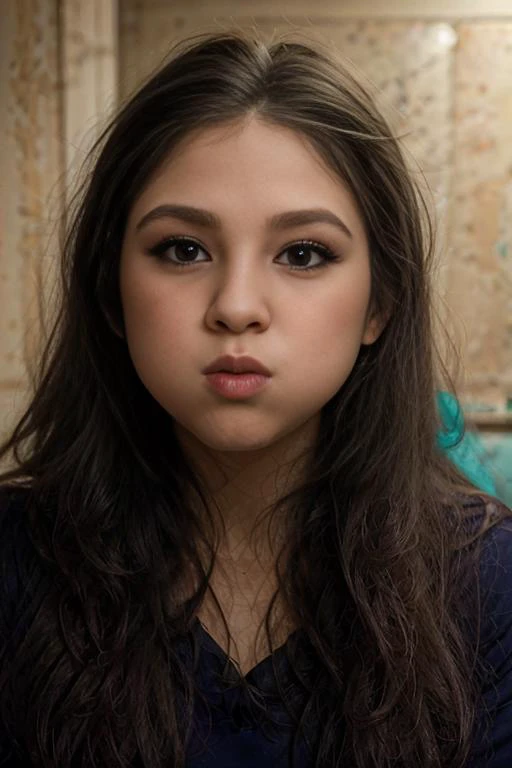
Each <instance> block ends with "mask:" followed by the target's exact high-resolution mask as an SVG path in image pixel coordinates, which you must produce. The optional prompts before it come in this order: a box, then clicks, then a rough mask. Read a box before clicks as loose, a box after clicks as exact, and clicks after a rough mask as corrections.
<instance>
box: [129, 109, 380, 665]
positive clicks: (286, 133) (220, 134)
mask: <svg viewBox="0 0 512 768" xmlns="http://www.w3.org/2000/svg"><path fill="white" fill-rule="evenodd" d="M163 205H180V206H193V207H194V208H199V209H202V210H203V211H207V212H209V213H212V214H214V215H215V216H216V217H217V219H218V221H217V225H216V226H215V227H214V226H210V225H207V224H205V223H197V222H190V221H185V220H183V218H181V217H178V216H177V215H176V214H174V215H172V216H171V215H170V216H164V217H159V218H153V219H152V220H146V222H145V223H144V224H142V225H141V221H142V219H143V218H144V217H146V215H147V214H148V213H150V212H151V211H153V210H154V209H155V208H157V207H159V206H163ZM319 208H321V209H325V210H327V211H329V212H331V213H332V214H334V215H335V216H336V217H338V218H339V219H340V220H341V222H342V224H341V225H337V224H335V223H331V222H327V221H313V222H311V223H307V224H304V223H303V224H297V223H288V224H287V225H286V226H285V227H280V228H276V227H273V226H272V225H271V223H270V221H271V219H272V217H273V216H275V215H276V214H281V213H284V212H289V211H297V210H304V209H319ZM150 218H151V217H150ZM343 226H344V227H345V228H346V229H347V230H348V232H349V233H348V232H346V231H344V228H343ZM171 236H186V237H188V238H191V239H193V240H195V241H197V242H198V243H200V244H201V247H200V249H198V250H197V251H196V254H197V255H196V257H195V258H196V263H194V264H193V265H192V266H187V267H179V266H175V265H174V264H173V263H172V261H171V259H175V260H177V251H176V250H173V249H172V248H171V249H169V250H168V251H167V252H166V253H165V254H164V255H163V256H162V257H161V258H160V259H158V258H157V257H156V256H154V255H150V254H149V253H148V251H149V249H151V248H153V247H154V246H155V245H156V244H157V243H159V242H160V241H162V240H163V239H164V238H169V237H171ZM300 240H312V241H315V242H317V243H320V244H322V245H324V246H325V247H327V248H329V249H330V250H331V251H332V252H333V253H334V254H336V256H337V261H336V262H333V263H328V264H327V266H325V267H323V268H319V269H316V270H310V271H300V270H299V269H292V267H293V266H297V264H298V262H297V258H296V251H293V252H292V251H287V250H286V249H287V248H288V247H289V246H290V244H292V243H296V242H297V241H300ZM294 254H295V256H294ZM321 261H322V258H321V256H319V255H318V253H317V252H315V251H312V252H310V259H309V261H306V262H305V263H306V264H309V265H310V264H314V263H318V262H321ZM303 263H304V262H303ZM120 288H121V300H122V307H123V316H124V333H125V338H126V342H127V344H128V349H129V352H130V355H131V357H132V360H133V362H134V365H135V368H136V370H137V372H138V374H139V376H140V378H141V380H142V381H143V383H144V385H145V386H146V388H147V389H148V390H149V392H150V393H151V394H152V395H153V397H154V398H155V399H156V400H157V401H158V402H159V403H160V405H161V406H162V407H163V408H164V409H165V410H166V411H167V412H168V413H169V414H170V415H171V416H172V417H173V420H174V425H175V432H176V435H177V437H178V439H179V441H180V442H181V444H182V446H183V447H184V449H185V451H186V452H187V454H188V456H189V457H190V459H191V461H192V462H193V463H195V464H196V466H198V467H200V469H201V471H202V472H203V475H204V476H205V478H206V480H207V484H208V487H209V488H210V491H211V494H212V498H213V499H214V501H215V504H216V507H217V509H218V511H219V514H220V516H221V518H222V521H223V523H224V526H225V530H226V543H225V546H224V547H223V549H222V550H221V554H220V561H222V558H224V562H225V563H227V564H228V565H229V568H230V569H231V572H233V573H236V574H237V587H236V589H235V590H234V592H235V593H236V594H237V595H238V596H240V595H241V594H246V595H250V599H249V598H248V600H247V603H248V604H249V603H251V604H252V605H253V607H254V605H255V604H256V602H257V601H258V600H259V601H260V602H261V594H262V591H261V590H262V585H263V583H264V581H265V576H266V577H267V578H268V573H269V569H268V563H269V562H270V560H271V553H268V552H267V553H266V554H267V556H265V555H263V556H260V557H259V559H258V558H256V557H255V548H254V546H253V543H251V544H249V541H250V538H251V537H250V534H251V532H252V533H253V532H254V530H255V522H256V521H257V519H258V517H259V515H260V514H261V512H262V510H263V509H265V507H266V506H267V505H268V504H269V503H271V502H272V500H273V499H275V498H276V497H277V496H279V494H281V493H283V492H284V491H286V490H288V488H289V487H290V485H293V483H294V482H295V480H296V479H297V477H298V476H300V472H301V469H302V468H303V467H304V463H305V462H306V461H307V455H308V451H310V450H311V449H312V448H313V446H314V444H315V440H316V437H317V434H318V427H319V421H320V412H321V409H322V407H323V406H324V405H325V404H326V403H327V401H328V400H330V399H331V398H332V396H333V395H334V394H335V393H336V392H337V391H338V390H339V388H340V387H341V386H342V385H343V383H344V382H345V381H346V379H347V377H348V376H349V374H350V371H351V370H352V368H353V365H354V363H355V361H356V358H357V355H358V352H359V349H360V347H361V345H362V344H372V343H373V342H374V341H375V340H376V339H377V338H378V336H379V334H380V332H381V331H382V325H383V323H382V322H381V320H380V318H379V317H377V316H375V315H374V314H373V313H372V309H371V306H370V292H371V278H370V259H369V249H368V242H367V238H366V234H365V230H364V226H363V221H362V218H361V216H360V213H359V211H358V207H357V204H356V202H355V200H354V198H353V195H352V194H351V192H350V190H349V189H348V188H347V187H346V185H344V184H343V183H342V182H341V181H340V179H339V178H338V177H337V176H336V175H335V174H334V173H333V172H332V171H331V170H330V169H329V168H328V167H327V166H326V165H325V164H324V162H323V160H322V159H321V158H320V156H319V155H318V154H317V153H316V152H315V150H314V149H313V148H312V147H311V146H310V145H309V144H308V143H307V141H306V140H305V139H304V138H303V137H302V136H300V135H299V134H297V133H295V132H293V131H291V130H289V129H286V128H283V127H277V126H275V125H271V124H269V123H266V122H264V121H263V120H262V119H260V118H258V117H255V116H251V117H248V118H246V119H245V120H242V121H239V122H237V123H235V124H230V125H222V126H217V127H214V128H209V129H203V130H202V131H199V132H197V133H194V134H192V135H190V136H189V137H188V138H187V139H186V140H185V141H184V142H183V143H182V144H181V145H180V147H179V151H176V150H175V151H174V152H172V153H171V155H170V157H169V158H168V159H167V161H166V162H165V163H164V164H163V165H162V166H161V168H160V169H159V170H158V172H157V173H156V174H155V175H154V176H153V178H152V179H151V180H150V181H149V183H148V184H147V186H146V188H145V189H144V190H143V191H142V193H141V195H140V196H139V198H138V199H137V200H136V202H135V204H134V206H133V208H132V210H131V213H130V216H129V220H128V222H127V227H126V233H125V238H124V243H123V249H122V255H121V267H120ZM224 354H231V355H234V356H239V355H249V356H251V357H254V358H256V359H258V360H259V361H261V362H262V363H263V364H264V365H265V366H266V367H267V368H268V369H269V370H270V372H271V374H272V377H271V379H270V380H269V382H268V383H267V385H266V386H265V388H264V389H263V390H262V391H261V392H259V393H258V394H256V395H254V396H252V397H250V398H248V399H245V400H241V401H233V400H228V399H225V398H223V397H222V396H220V395H219V394H217V393H216V392H214V391H213V390H212V389H211V388H210V386H209V385H208V383H207V381H206V378H205V376H204V375H203V373H202V369H204V367H205V366H207V365H208V364H210V363H211V362H212V361H213V360H215V359H216V358H217V357H218V356H220V355H224ZM259 538H260V540H261V539H262V537H261V536H259ZM260 554H261V553H260ZM257 561H258V562H259V563H260V565H259V566H257V565H256V562H257ZM244 579H245V581H244ZM258 585H259V586H258ZM244 590H245V592H244ZM263 591H264V592H265V590H263ZM263 602H264V600H263ZM230 605H231V613H233V611H234V612H235V613H236V612H237V611H238V614H240V612H241V611H242V608H241V606H240V599H238V602H237V599H234V602H233V601H232V602H231V604H230ZM228 613H229V610H228ZM253 660H254V659H253ZM248 663H249V662H248Z"/></svg>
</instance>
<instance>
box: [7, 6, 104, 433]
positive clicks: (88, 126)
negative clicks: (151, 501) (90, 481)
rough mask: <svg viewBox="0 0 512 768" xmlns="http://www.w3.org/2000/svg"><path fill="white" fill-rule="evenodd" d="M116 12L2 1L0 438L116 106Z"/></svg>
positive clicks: (23, 389)
mask: <svg viewBox="0 0 512 768" xmlns="http://www.w3.org/2000/svg"><path fill="white" fill-rule="evenodd" d="M116 7H117V5H116V3H115V2H114V0H2V3H1V22H0V103H1V104H2V110H1V113H0V115H1V116H0V120H1V123H0V129H1V136H2V141H0V437H1V436H3V435H5V434H7V432H8V430H9V428H10V427H11V425H12V424H13V423H14V420H15V418H16V414H17V413H19V409H20V407H21V406H22V404H23V401H24V399H25V398H26V394H27V391H28V389H29V386H28V385H29V371H30V369H31V366H32V364H33V362H34V360H35V358H36V357H37V352H38V349H39V348H40V339H41V337H42V321H43V319H44V318H46V319H47V320H49V319H50V318H51V311H52V307H53V303H54V302H52V293H51V291H52V286H53V285H54V270H55V267H56V265H57V261H58V252H59V239H60V230H61V213H62V209H63V201H64V200H65V199H66V197H67V194H68V190H69V188H70V187H72V186H73V178H74V172H75V170H76V168H78V166H79V165H80V162H81V160H82V159H83V158H84V156H85V153H86V151H87V147H88V146H89V144H90V142H91V141H92V140H93V139H94V137H95V136H96V135H97V132H98V130H99V127H100V126H101V124H102V122H103V120H104V117H103V115H104V114H106V113H107V112H108V109H109V108H111V107H112V105H113V103H117V15H116ZM43 306H44V307H45V308H46V310H47V311H46V312H45V313H44V314H43V311H42V309H43Z"/></svg>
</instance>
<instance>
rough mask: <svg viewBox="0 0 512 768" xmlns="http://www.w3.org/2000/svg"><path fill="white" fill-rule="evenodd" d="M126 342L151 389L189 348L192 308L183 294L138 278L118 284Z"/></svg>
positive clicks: (179, 360)
mask: <svg viewBox="0 0 512 768" xmlns="http://www.w3.org/2000/svg"><path fill="white" fill-rule="evenodd" d="M121 297H122V306H123V317H124V327H125V335H126V342H127V345H128V350H129V353H130V356H131V358H132V361H133V364H134V365H135V368H136V370H137V372H138V374H139V376H140V378H141V379H142V381H143V382H144V383H145V384H146V386H148V388H150V389H153V386H154V385H155V383H156V382H158V380H159V379H162V378H163V377H166V378H168V372H169V367H170V366H172V365H173V364H176V363H178V362H179V364H180V366H181V365H182V363H183V361H184V352H185V351H186V350H187V348H190V344H189V335H190V333H191V328H192V324H193V321H192V317H191V313H192V308H191V306H190V303H188V302H185V301H184V299H183V295H181V296H180V294H179V293H176V294H174V293H173V292H169V290H167V291H166V292H165V294H164V293H163V292H162V290H161V289H160V290H159V289H158V286H154V285H151V284H149V285H147V284H144V283H143V281H140V282H139V283H138V284H137V282H136V281H130V282H128V281H125V282H124V284H123V283H122V287H121Z"/></svg>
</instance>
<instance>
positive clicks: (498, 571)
mask: <svg viewBox="0 0 512 768" xmlns="http://www.w3.org/2000/svg"><path fill="white" fill-rule="evenodd" d="M464 508H465V512H466V515H467V517H466V523H467V524H468V526H469V528H470V531H471V533H473V534H476V535H477V537H476V539H475V543H476V547H475V549H474V551H475V553H476V555H477V557H476V560H475V565H476V569H475V571H473V573H475V575H476V585H475V586H476V590H477V595H478V606H479V613H480V615H479V621H478V626H477V627H476V630H477V631H476V638H477V648H476V651H477V659H476V669H475V673H476V675H475V682H476V686H477V692H478V696H479V704H478V708H477V720H476V728H475V739H474V746H473V752H472V755H471V759H470V761H469V763H468V768H480V766H487V767H488V768H510V766H511V765H512V512H511V511H510V510H509V509H508V508H507V507H506V506H505V505H504V504H502V503H501V502H500V501H498V500H497V499H492V498H490V497H482V498H480V499H479V498H478V497H475V498H473V499H471V500H469V501H468V502H467V503H466V504H465V505H464Z"/></svg>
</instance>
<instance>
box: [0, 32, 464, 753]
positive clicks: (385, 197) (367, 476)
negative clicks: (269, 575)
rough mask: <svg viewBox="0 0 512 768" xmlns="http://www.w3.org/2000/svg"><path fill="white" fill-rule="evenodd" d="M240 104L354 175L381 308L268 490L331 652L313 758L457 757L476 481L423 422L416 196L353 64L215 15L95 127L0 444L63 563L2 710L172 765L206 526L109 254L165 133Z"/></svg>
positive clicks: (426, 262) (186, 707)
mask: <svg viewBox="0 0 512 768" xmlns="http://www.w3.org/2000/svg"><path fill="white" fill-rule="evenodd" d="M251 112H254V113H257V114H258V115H259V116H260V117H261V118H263V119H264V120H267V121H269V122H271V123H274V124H277V125H281V126H286V127H288V128H290V129H292V130H294V131H297V132H300V133H301V135H303V136H304V137H306V139H307V140H308V141H309V142H310V143H311V145H312V146H313V147H314V148H315V149H316V150H317V151H318V152H319V153H320V154H321V156H322V157H323V158H324V160H325V161H326V162H327V163H328V165H329V166H330V167H331V168H332V169H334V171H335V172H336V173H337V174H338V175H339V178H340V179H342V180H343V181H344V182H345V183H347V184H348V185H349V186H350V188H351V189H352V191H353V193H354V195H355V197H356V199H357V201H358V204H359V206H360V210H361V212H362V216H363V219H364V222H365V226H366V232H367V236H368V240H369V244H370V251H371V269H372V286H373V287H372V293H373V301H374V304H375V306H376V307H377V308H380V309H381V310H383V311H386V312H387V313H388V314H389V320H388V323H387V327H386V329H385V330H384V332H383V333H382V335H381V337H380V338H379V340H378V341H377V342H376V343H375V344H373V345H372V346H368V347H363V348H362V349H361V352H360V354H359V357H358V359H357V361H356V364H355V366H354V369H353V371H352V372H351V375H350V376H349V378H348V380H347V381H346V383H345V384H344V385H343V387H342V388H341V389H340V391H339V392H338V393H337V394H336V395H335V397H333V398H332V400H331V401H330V402H329V403H328V404H327V405H326V406H325V408H324V409H323V413H322V420H321V431H320V438H319V441H318V446H317V448H316V452H315V456H314V458H313V460H312V465H311V467H310V471H309V472H308V474H307V477H305V478H304V483H303V484H302V486H301V487H300V489H298V490H296V491H294V493H293V494H290V495H289V496H288V497H287V498H286V499H282V500H281V502H280V504H282V505H285V507H286V514H287V521H288V525H289V537H288V538H287V546H286V551H285V550H283V552H282V553H281V557H280V558H279V561H278V565H277V572H278V578H279V584H280V593H282V594H283V595H284V597H285V599H286V601H287V604H288V605H289V607H290V610H291V611H292V612H293V614H294V615H295V616H296V617H297V619H298V621H299V623H300V626H301V628H302V629H303V631H304V632H305V634H306V635H307V637H308V638H309V640H310V642H311V647H312V648H313V649H314V653H315V656H316V659H317V667H318V674H317V675H316V677H315V682H314V685H313V686H312V687H311V690H310V693H309V696H308V702H307V705H306V710H305V711H304V712H303V713H302V720H303V721H304V720H307V718H308V717H309V716H310V714H311V713H313V712H315V713H316V714H317V715H318V716H319V722H320V723H321V732H320V734H319V742H318V750H317V756H316V765H318V766H322V767H325V766H329V765H332V766H334V765H341V764H347V765H348V764H350V765H356V766H359V767H360V768H363V766H364V767H365V768H368V767H369V766H378V767H379V768H384V767H385V766H390V765H393V766H399V765H402V766H410V765H413V764H417V765H421V766H432V767H439V766H450V767H451V768H456V766H460V765H462V764H463V762H464V759H465V757H466V756H467V753H468V749H469V745H470V742H471V733H472V723H473V713H474V710H475V693H474V691H473V688H472V685H471V682H470V665H471V653H470V649H469V648H468V643H467V642H466V639H465V636H464V633H463V630H462V621H461V620H459V618H460V617H459V613H460V611H459V610H458V606H459V604H460V599H461V584H462V583H463V579H462V576H461V573H459V570H457V569H458V568H459V566H460V563H461V557H460V556H459V555H458V554H457V553H459V554H460V551H461V547H462V539H463V537H462V533H461V531H463V526H462V525H461V521H462V520H463V510H462V502H461V498H462V497H461V496H460V492H461V490H464V488H463V480H462V478H461V476H460V475H459V474H458V473H457V471H456V470H455V469H454V468H453V467H452V466H451V465H450V463H449V462H448V461H447V460H446V459H445V457H444V456H442V455H441V454H440V453H439V452H438V450H437V448H436V443H435V437H436V430H437V429H438V427H439V423H438V418H437V411H436V405H435V391H436V386H439V382H440V379H439V371H440V368H439V367H438V365H437V364H436V363H435V356H434V352H433V334H432V328H431V325H432V323H431V297H430V294H429V290H430V289H429V282H428V273H429V266H430V262H431V255H432V243H431V237H430V235H431V233H430V230H429V226H428V217H426V215H425V211H424V210H423V204H422V202H421V196H420V195H419V194H418V192H417V190H416V189H415V186H414V185H413V183H412V181H411V176H410V174H409V173H408V171H407V169H406V164H405V162H404V159H403V155H402V152H401V150H400V147H399V144H398V142H397V140H396V139H395V138H393V136H392V134H391V131H390V130H389V128H388V126H387V125H386V123H385V122H384V121H383V119H382V117H381V116H380V114H379V113H378V111H377V110H376V108H375V106H374V103H373V101H372V98H371V97H370V96H369V95H368V93H367V92H366V91H365V89H364V88H363V87H361V85H359V84H358V82H357V81H356V80H354V78H353V77H352V76H351V75H350V74H349V73H348V72H347V71H345V69H344V68H343V67H342V66H341V65H339V64H338V63H336V62H335V61H334V60H333V59H331V58H330V57H329V56H327V55H325V54H323V53H319V52H317V51H316V50H314V49H312V48H311V47H308V46H306V45H303V44H300V43H297V42H282V41H281V42H274V43H273V44H271V45H268V46H267V45H265V44H263V43H262V42H260V41H257V40H253V39H252V38H246V37H244V36H242V35H239V34H235V35H231V34H222V35H216V36H207V37H200V38H197V39H194V40H192V41H189V42H187V43H183V44H182V45H181V46H180V47H179V49H178V51H177V52H175V55H174V56H173V57H172V59H171V60H170V61H169V62H168V63H167V64H166V65H165V66H164V67H163V68H161V69H160V71H158V72H157V73H156V74H155V75H154V76H153V77H151V79H150V80H149V81H148V82H147V83H146V84H145V85H144V86H143V87H142V88H141V89H140V90H139V91H138V92H137V93H136V94H135V95H134V96H133V98H131V99H130V100H129V101H128V102H127V103H126V105H125V106H124V107H123V108H122V109H121V110H120V112H119V114H118V115H117V117H116V118H115V119H114V120H113V122H112V124H111V125H110V127H109V128H108V130H107V131H106V132H105V134H104V135H103V136H102V138H101V139H100V141H99V142H98V145H97V147H96V148H95V150H94V151H95V152H96V153H98V157H97V161H96V162H95V165H94V169H93V171H92V173H91V174H90V178H88V180H87V183H86V185H85V188H84V194H83V197H82V199H81V202H80V205H79V206H78V208H77V212H76V215H75V217H74V220H73V221H72V222H71V225H70V227H69V234H68V237H67V241H66V244H65V249H64V254H63V269H62V304H61V308H60V312H59V315H58V318H57V321H56V324H55V327H54V330H53V332H52V334H51V336H50V338H49V340H48V344H47V346H46V349H45V352H44V355H43V359H42V363H41V372H40V377H39V380H38V383H37V389H36V392H35V395H34V397H33V399H32V402H31V404H30V406H29V407H28V409H27V410H26V413H25V414H24V415H23V417H22V418H21V420H20V422H19V424H18V426H17V427H16V429H15V430H14V433H13V435H12V436H11V438H10V440H9V441H8V442H7V443H6V444H5V446H4V447H3V451H2V455H3V456H7V455H11V456H13V457H14V459H15V468H14V469H12V470H11V471H9V472H6V473H5V474H4V476H3V480H4V484H5V483H9V484H11V485H12V484H17V485H25V486H27V487H29V489H30V492H29V498H30V504H29V506H28V510H27V523H28V526H29V531H30V537H31V539H32V542H33V545H34V547H35V550H36V551H37V560H38V563H39V564H40V566H41V567H42V568H44V569H45V572H46V573H47V574H48V575H49V577H50V579H49V582H48V587H47V589H46V590H45V592H44V594H42V595H41V594H39V593H37V594H36V593H34V596H33V601H32V604H31V606H29V608H31V610H32V614H31V616H30V621H29V623H28V628H27V632H26V635H25V636H24V638H23V642H22V643H20V644H19V645H18V646H17V647H16V648H11V649H10V652H9V653H8V652H7V647H5V648H4V649H0V651H1V652H2V654H3V657H2V658H1V661H2V666H1V671H0V689H1V690H2V691H3V692H5V693H3V694H2V717H3V719H4V722H6V723H7V725H8V727H9V729H10V732H11V733H12V734H13V737H15V738H16V739H17V740H18V742H19V743H20V744H23V745H24V746H25V747H26V749H27V750H28V752H29V754H30V755H31V759H32V760H33V764H34V765H41V766H42V765H44V766H50V765H58V766H59V768H65V767H66V766H71V765H73V766H78V765H87V766H93V765H98V766H112V767H113V768H114V766H115V767H116V768H117V767H119V768H121V766H129V765H133V764H134V760H136V759H138V760H139V764H140V765H144V766H147V767H148V768H149V767H151V768H156V766H164V765H167V766H168V765H175V766H180V765H183V764H184V744H185V740H186V735H187V734H186V723H187V721H188V718H189V716H190V713H191V708H192V697H193V682H192V679H191V675H190V672H189V671H188V669H187V667H186V666H185V665H184V663H183V661H182V659H181V657H180V656H179V654H178V653H177V652H176V651H175V641H176V639H177V638H179V637H182V636H184V635H186V634H187V632H189V630H190V627H191V622H192V620H193V618H194V614H195V612H196V610H197V607H198V605H199V604H200V603H201V600H202V598H203V596H204V593H205V590H206V588H207V585H208V578H209V573H210V570H211V567H212V563H213V560H214V557H215V546H216V545H215V541H216V538H215V535H216V534H215V530H214V526H213V523H212V524H211V525H206V523H205V520H208V518H207V517H205V515H204V514H201V516H200V518H199V515H198V509H199V508H200V507H201V505H202V506H203V507H204V508H206V507H207V501H206V498H205V492H204V488H203V486H202V483H201V478H200V477H198V476H197V474H196V473H194V472H193V471H192V469H191V467H190V466H189V464H188V463H187V461H186V460H185V457H184V455H183V453H182V451H181V450H180V446H179V444H178V442H177V440H176V439H175V437H174V434H173V430H172V423H171V418H170V417H169V416H168V414H166V413H165V412H164V411H163V409H162V408H161V407H160V405H159V404H158V403H156V401H155V400H154V399H153V398H152V397H151V395H150V394H149V393H148V391H147V390H146V389H145V388H144V386H143V384H142V383H141V381H140V379H139V378H138V376H137V374H136V372H135V370H134V367H133V365H132V362H131V359H130V356H129V354H128V351H127V346H126V343H125V341H124V339H123V338H122V334H119V333H117V332H116V329H122V323H123V318H122V307H121V302H120V296H119V280H118V272H119V258H120V251H121V243H122V238H123V233H124V228H125V224H126V221H127V216H128V212H129V210H130V208H131V206H132V205H133V203H134V200H135V199H136V197H137V195H138V194H139V193H140V192H141V190H142V188H143V187H144V185H145V184H146V183H147V181H148V179H149V178H150V176H151V174H152V173H153V172H154V171H155V169H156V168H157V167H158V166H159V164H160V163H161V162H162V161H163V160H164V158H166V156H167V155H168V154H169V152H171V151H172V150H173V148H174V147H175V146H176V145H177V143H178V142H179V141H180V140H181V139H182V138H183V137H185V136H186V135H187V134H188V133H190V131H192V130H198V129H201V128H202V127H206V126H212V125H214V124H219V123H221V122H226V121H232V120H235V119H238V118H240V117H243V116H245V115H247V114H248V113H251ZM425 222H427V223H425ZM191 489H192V491H193V493H194V504H192V503H191ZM466 491H467V492H470V489H468V488H466ZM198 502H199V503H198ZM278 506H279V505H276V509H277V507H278ZM283 508H284V507H283ZM203 512H204V510H203ZM210 519H211V518H210ZM199 546H201V547H202V548H203V551H204V547H205V546H206V547H208V548H209V552H210V554H211V558H210V563H209V564H207V566H206V567H205V564H204V559H202V558H201V557H200V556H199ZM191 568H192V570H193V572H194V574H195V583H196V584H197V589H196V591H195V592H194V594H192V595H190V594H188V595H186V596H185V597H183V596H181V597H180V596H179V592H178V590H174V589H173V585H174V584H177V583H178V582H179V581H180V578H181V575H182V574H183V572H184V571H185V570H186V569H189V570H190V569H191ZM271 610H272V606H271V608H269V615H270V612H271ZM29 614H30V611H29ZM269 626H270V620H269V617H267V628H268V627H269ZM269 641H270V642H271V638H270V639H269ZM292 656H293V654H292ZM292 662H293V658H292ZM178 692H179V694H180V704H179V706H178V703H177V701H178ZM21 712H23V713H24V716H23V718H21V717H20V714H19V713H21ZM341 723H345V727H344V728H341V725H340V724H341ZM343 761H347V762H343Z"/></svg>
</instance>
